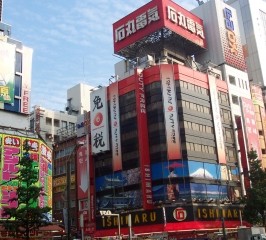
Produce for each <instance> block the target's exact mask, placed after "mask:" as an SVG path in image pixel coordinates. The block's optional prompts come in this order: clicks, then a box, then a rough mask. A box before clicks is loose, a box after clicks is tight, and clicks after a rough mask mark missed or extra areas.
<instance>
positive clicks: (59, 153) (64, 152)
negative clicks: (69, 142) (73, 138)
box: [55, 146, 74, 159]
mask: <svg viewBox="0 0 266 240" xmlns="http://www.w3.org/2000/svg"><path fill="white" fill-rule="evenodd" d="M73 150H74V146H70V147H67V148H64V149H62V150H59V151H57V152H55V159H58V158H62V157H65V156H68V155H70V154H71V153H72V152H73Z"/></svg>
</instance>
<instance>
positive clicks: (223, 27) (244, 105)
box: [192, 0, 266, 194]
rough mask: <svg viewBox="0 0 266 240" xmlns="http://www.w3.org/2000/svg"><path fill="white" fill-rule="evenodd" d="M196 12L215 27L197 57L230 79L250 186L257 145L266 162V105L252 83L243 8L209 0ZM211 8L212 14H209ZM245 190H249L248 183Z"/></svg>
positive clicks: (241, 162) (235, 122) (241, 157)
mask: <svg viewBox="0 0 266 240" xmlns="http://www.w3.org/2000/svg"><path fill="white" fill-rule="evenodd" d="M192 12H193V13H195V14H196V15H197V16H199V17H201V18H202V19H203V21H204V23H205V25H206V26H208V29H211V31H208V33H207V34H206V39H207V42H208V51H205V52H202V53H199V54H196V56H195V58H196V59H197V60H198V61H200V62H208V61H211V62H213V63H214V64H215V65H216V66H217V67H218V68H220V69H221V71H222V74H223V79H225V80H226V81H227V83H228V89H229V94H230V106H231V112H232V117H233V125H234V129H238V130H237V131H236V132H235V135H236V138H237V139H238V141H237V142H238V146H237V149H238V150H239V151H238V159H239V163H238V164H239V167H240V171H241V173H243V174H242V176H243V179H242V183H244V182H245V183H246V184H245V185H246V187H249V184H247V183H248V168H249V167H248V161H247V152H248V151H249V150H250V149H251V148H253V149H254V150H256V151H257V153H258V156H259V159H262V160H263V161H262V163H263V166H265V164H266V163H265V147H266V146H265V137H266V136H265V133H264V130H263V129H264V125H265V124H262V123H264V122H265V113H264V112H265V109H264V106H263V104H260V105H258V100H257V99H258V97H259V89H257V88H258V87H257V86H255V85H254V84H253V85H250V81H249V80H250V78H249V76H248V74H249V71H248V72H247V70H251V69H249V68H247V67H246V64H245V55H244V52H243V48H242V46H243V44H242V41H241V40H242V39H241V31H240V30H239V29H242V28H241V27H240V28H239V25H240V26H242V21H239V20H241V18H240V19H239V18H238V17H237V16H238V14H239V12H237V11H236V9H234V8H233V7H232V6H229V5H228V4H226V3H224V2H223V1H220V0H212V1H208V2H206V3H204V4H202V5H200V6H199V7H197V8H196V9H194V10H192ZM210 12H211V13H212V15H209V13H210ZM239 22H240V24H239ZM242 34H243V33H242ZM252 83H253V82H252ZM252 92H255V94H252ZM261 98H262V93H261V91H260V99H261ZM252 100H253V101H252ZM254 105H255V106H254ZM255 112H256V114H255ZM263 113H264V114H263ZM263 119H264V120H263ZM242 130H243V131H242ZM242 139H243V140H242ZM243 193H244V194H245V187H244V185H243Z"/></svg>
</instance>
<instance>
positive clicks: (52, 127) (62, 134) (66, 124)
mask: <svg viewBox="0 0 266 240" xmlns="http://www.w3.org/2000/svg"><path fill="white" fill-rule="evenodd" d="M76 122H77V116H75V115H70V114H68V113H67V112H65V111H53V110H49V109H45V108H43V107H40V106H34V109H33V111H32V112H31V114H30V130H31V131H35V132H37V133H38V134H40V136H41V137H42V138H43V139H44V140H45V141H46V142H47V144H49V145H50V146H52V144H53V143H56V142H58V141H60V140H63V139H66V138H70V137H71V136H73V135H76Z"/></svg>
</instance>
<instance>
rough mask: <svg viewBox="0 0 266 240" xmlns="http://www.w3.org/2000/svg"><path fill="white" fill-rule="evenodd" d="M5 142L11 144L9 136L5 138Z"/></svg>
mask: <svg viewBox="0 0 266 240" xmlns="http://www.w3.org/2000/svg"><path fill="white" fill-rule="evenodd" d="M5 144H6V145H11V144H12V139H11V138H10V137H7V138H5Z"/></svg>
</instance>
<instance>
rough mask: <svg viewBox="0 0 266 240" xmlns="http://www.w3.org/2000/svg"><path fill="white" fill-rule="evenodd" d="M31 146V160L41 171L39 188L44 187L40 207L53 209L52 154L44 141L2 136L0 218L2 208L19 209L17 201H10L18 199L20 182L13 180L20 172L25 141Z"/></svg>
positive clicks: (0, 154) (0, 153) (0, 144)
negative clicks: (20, 161) (19, 164)
mask: <svg viewBox="0 0 266 240" xmlns="http://www.w3.org/2000/svg"><path fill="white" fill-rule="evenodd" d="M26 140H27V141H28V144H30V146H31V150H30V151H29V154H30V157H31V159H33V160H34V167H36V168H38V169H39V186H41V187H43V192H44V193H45V194H46V195H45V196H41V197H40V198H39V203H38V204H39V206H40V207H43V206H49V207H52V198H51V192H52V152H51V149H50V148H49V147H47V146H46V145H45V144H44V143H43V142H42V141H40V140H38V139H34V138H26V137H20V136H15V135H9V134H0V148H1V151H0V158H1V159H2V161H1V166H0V167H1V170H2V171H1V173H0V209H1V212H0V218H3V216H2V207H12V208H13V207H17V206H18V203H17V202H16V201H12V202H9V199H11V198H14V197H16V189H17V187H18V184H19V183H18V181H17V180H15V179H14V180H13V178H15V177H16V174H17V171H18V170H19V166H18V163H19V160H20V158H21V157H22V154H23V144H24V143H25V141H26Z"/></svg>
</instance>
